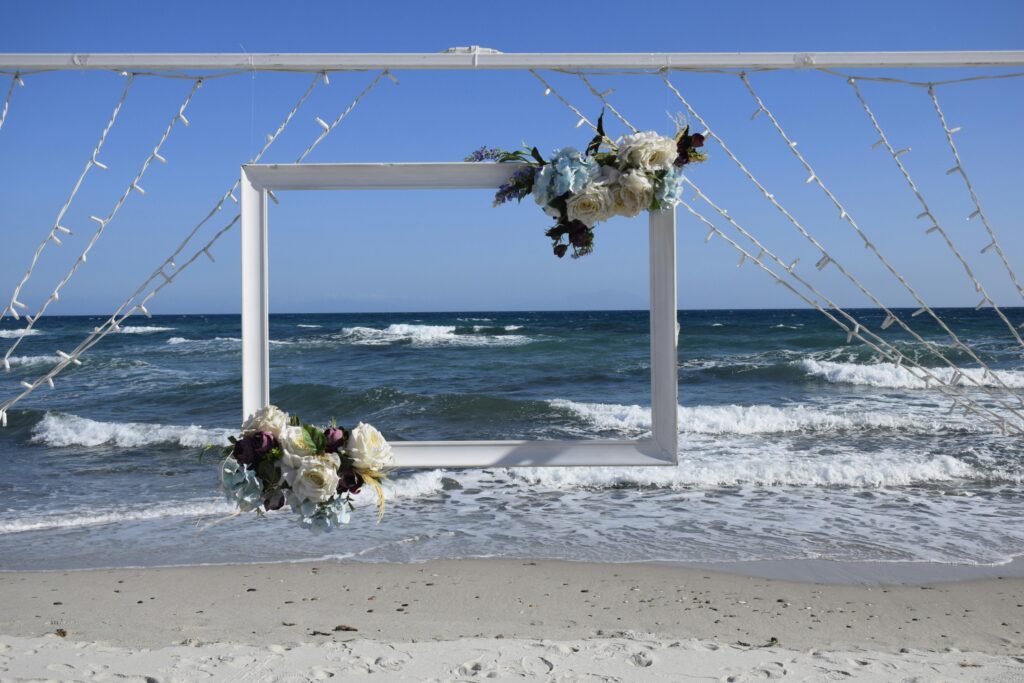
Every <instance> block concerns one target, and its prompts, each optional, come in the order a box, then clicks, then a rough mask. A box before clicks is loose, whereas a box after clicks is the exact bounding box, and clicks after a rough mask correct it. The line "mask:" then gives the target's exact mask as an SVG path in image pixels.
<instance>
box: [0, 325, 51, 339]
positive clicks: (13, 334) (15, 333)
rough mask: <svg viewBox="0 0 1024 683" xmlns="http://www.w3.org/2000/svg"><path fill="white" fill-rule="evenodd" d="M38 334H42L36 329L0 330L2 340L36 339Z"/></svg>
mask: <svg viewBox="0 0 1024 683" xmlns="http://www.w3.org/2000/svg"><path fill="white" fill-rule="evenodd" d="M37 334H42V332H40V331H39V330H37V329H36V328H34V327H33V328H32V329H23V330H0V339H18V338H19V337H34V336H36V335H37Z"/></svg>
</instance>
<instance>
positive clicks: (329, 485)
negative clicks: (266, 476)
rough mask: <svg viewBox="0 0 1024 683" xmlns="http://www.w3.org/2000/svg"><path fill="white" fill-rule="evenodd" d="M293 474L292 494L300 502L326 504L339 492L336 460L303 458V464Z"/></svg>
mask: <svg viewBox="0 0 1024 683" xmlns="http://www.w3.org/2000/svg"><path fill="white" fill-rule="evenodd" d="M291 474H292V476H291V481H290V482H289V485H290V486H291V487H292V494H293V495H295V496H296V497H297V498H299V500H311V501H313V502H314V503H325V502H327V501H328V500H330V499H331V498H333V497H334V495H335V494H336V493H337V492H338V465H337V462H336V458H333V459H332V458H328V457H325V456H315V457H312V458H303V459H302V464H301V465H300V466H299V468H298V469H297V470H295V471H294V472H293V473H291Z"/></svg>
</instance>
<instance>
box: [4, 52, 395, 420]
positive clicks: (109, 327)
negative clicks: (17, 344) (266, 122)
mask: <svg viewBox="0 0 1024 683" xmlns="http://www.w3.org/2000/svg"><path fill="white" fill-rule="evenodd" d="M386 75H387V76H390V74H389V73H387V72H382V73H381V74H379V75H378V77H377V78H376V79H375V80H374V84H376V82H378V81H379V80H380V78H381V77H382V76H386ZM318 82H323V77H322V74H319V73H318V74H317V75H316V77H315V78H314V80H313V82H312V83H311V84H310V86H309V88H307V90H306V91H305V92H304V93H303V95H302V96H301V97H300V98H299V100H298V102H296V104H295V106H293V107H292V109H291V110H290V111H289V112H288V114H287V115H286V116H285V119H284V121H282V123H281V125H280V126H278V128H277V130H276V131H275V132H274V133H271V134H270V135H268V136H267V142H266V144H265V145H264V147H263V148H262V149H261V150H260V152H259V153H258V154H257V155H256V156H255V157H254V159H253V163H255V162H256V161H258V160H259V158H261V157H262V156H263V154H264V153H266V151H267V149H269V148H270V146H271V145H273V143H274V142H275V141H276V140H277V138H278V137H279V136H280V135H281V133H283V132H284V130H285V129H286V128H287V127H288V125H289V124H290V123H291V122H292V120H293V119H294V117H295V114H296V113H297V112H298V110H299V109H300V108H301V106H302V104H303V103H304V102H305V101H306V99H308V97H309V95H310V93H311V92H312V89H313V88H314V87H315V86H316V84H317V83H318ZM369 89H370V88H367V89H364V90H363V92H361V93H360V94H359V95H358V96H357V98H356V99H355V100H354V101H353V103H352V104H350V105H349V106H348V108H346V110H345V112H343V115H342V116H339V117H338V118H337V119H336V120H335V123H334V126H331V130H332V131H333V130H334V127H336V126H337V125H338V124H339V123H341V121H342V120H343V119H344V118H345V117H346V116H347V115H348V113H350V112H351V110H352V109H353V108H354V105H355V104H356V103H358V101H359V100H360V99H362V98H363V97H364V96H365V95H366V94H367V93H368V92H369ZM320 139H321V140H322V138H320ZM313 146H314V147H315V145H313ZM237 185H238V184H237V183H236V184H235V185H232V187H231V189H229V191H228V192H227V193H226V194H225V195H224V197H223V198H222V199H221V200H220V201H219V202H218V204H217V205H216V206H215V207H214V209H213V210H211V212H210V213H209V214H208V215H207V216H206V217H205V218H204V219H203V221H202V222H201V223H200V224H199V225H198V226H197V227H196V228H194V229H193V230H192V231H191V232H190V233H189V235H188V236H187V238H186V239H185V241H183V242H182V244H181V246H179V248H178V249H176V250H175V252H174V254H172V256H171V257H169V258H167V259H165V260H164V261H162V262H161V265H160V266H159V267H158V268H157V269H156V270H155V271H154V272H153V274H152V275H151V276H150V277H149V278H147V279H146V280H145V281H144V282H143V283H142V285H140V286H139V287H138V288H137V289H136V290H135V292H134V293H133V294H132V295H131V296H130V297H128V298H127V299H126V300H125V301H124V302H123V303H122V304H121V305H120V306H119V307H118V308H117V310H116V311H115V312H114V313H113V314H112V315H111V316H110V317H109V318H107V320H106V321H104V322H103V323H102V324H101V325H99V326H98V327H96V328H95V329H94V330H93V332H92V333H91V334H89V335H87V336H86V337H85V338H84V339H83V340H82V341H81V342H80V343H79V344H78V346H76V347H75V348H74V349H72V350H71V351H69V352H65V351H59V352H58V353H57V355H58V356H59V357H60V361H59V362H58V363H57V364H56V365H54V366H53V367H52V368H50V370H49V371H47V372H46V373H44V374H43V375H41V376H40V377H38V378H37V379H36V380H34V381H33V382H28V383H26V384H24V385H23V386H24V390H23V391H22V392H21V393H19V394H17V395H16V396H13V397H11V398H10V399H8V400H7V401H5V402H3V403H0V425H3V426H6V425H7V412H8V411H9V410H10V408H11V407H12V406H14V405H15V404H17V403H18V402H19V401H21V400H22V399H24V398H25V397H27V396H28V395H29V394H31V393H32V392H33V391H35V390H36V389H37V388H39V387H40V386H43V385H47V386H53V379H54V378H55V377H57V376H58V375H59V374H60V373H61V372H63V371H64V370H65V369H66V368H68V367H69V366H72V365H81V360H80V358H81V357H82V355H84V354H85V353H86V352H87V351H89V350H90V349H91V348H92V347H93V346H95V345H96V344H98V343H99V342H100V341H102V340H103V339H104V338H105V337H106V336H107V335H109V334H111V333H112V332H117V331H118V330H120V329H121V326H122V325H123V324H124V322H125V321H126V320H128V319H129V318H131V317H132V316H133V315H136V314H138V313H142V314H144V315H146V314H148V308H146V306H147V304H148V303H149V302H150V301H151V300H152V299H153V298H154V297H156V295H157V294H158V293H159V292H160V291H162V290H163V289H164V288H165V287H167V286H169V285H170V284H171V283H173V282H174V281H175V280H176V279H177V278H178V277H179V276H180V275H181V274H182V273H184V272H185V271H186V270H188V268H190V267H191V266H192V265H193V264H194V263H195V262H196V261H197V260H199V259H200V258H203V257H206V258H209V259H210V260H211V261H212V260H213V255H212V253H211V249H212V248H213V246H214V245H215V244H216V243H217V242H218V241H219V240H220V239H221V238H222V237H223V236H224V235H226V234H227V233H228V232H229V231H230V230H231V229H232V228H234V226H235V225H237V224H238V222H239V220H240V219H241V214H240V213H239V214H236V215H235V216H234V217H233V218H232V219H231V220H230V221H229V222H228V223H226V224H225V225H224V226H222V227H221V228H220V229H219V230H217V232H215V233H214V234H213V236H212V237H211V238H210V239H209V240H207V241H206V242H205V243H204V244H202V245H201V246H199V247H198V248H197V249H196V250H195V251H194V252H193V253H192V254H191V255H190V256H189V257H188V258H185V259H181V260H180V262H179V263H175V259H176V258H178V256H179V255H180V254H181V253H182V252H183V251H184V249H185V247H186V246H187V244H188V243H189V241H190V240H191V239H192V237H194V236H195V234H196V232H198V230H199V228H201V227H202V226H203V225H205V224H206V223H207V222H208V221H209V219H210V218H211V217H212V216H214V215H216V213H217V212H218V211H219V210H220V207H221V206H223V204H224V203H225V202H226V201H228V199H229V198H230V197H231V196H232V195H233V193H234V190H235V189H236V188H237ZM170 264H174V266H175V267H174V268H173V270H172V272H171V273H169V274H168V273H167V272H166V271H165V270H164V268H165V266H168V265H170ZM158 279H159V280H160V282H158V284H156V286H154V287H153V288H152V289H149V288H150V285H152V284H153V282H154V281H156V280H158ZM147 290H149V291H148V293H147V294H146V295H145V296H144V297H141V300H140V296H141V295H142V293H143V292H146V291H147ZM136 301H138V303H135V302H136Z"/></svg>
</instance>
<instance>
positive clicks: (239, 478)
mask: <svg viewBox="0 0 1024 683" xmlns="http://www.w3.org/2000/svg"><path fill="white" fill-rule="evenodd" d="M221 480H222V481H223V488H224V497H225V498H227V499H228V501H229V502H231V503H235V504H237V505H238V507H239V508H240V509H242V510H246V511H248V510H255V509H256V508H258V507H260V506H261V505H263V484H262V483H261V482H260V479H259V477H257V476H256V472H254V471H253V470H250V469H247V468H245V467H243V466H242V465H241V464H239V463H238V461H237V460H235V459H234V458H227V459H225V460H224V465H223V470H222V479H221Z"/></svg>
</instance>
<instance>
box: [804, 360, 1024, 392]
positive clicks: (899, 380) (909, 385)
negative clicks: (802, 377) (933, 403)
mask: <svg viewBox="0 0 1024 683" xmlns="http://www.w3.org/2000/svg"><path fill="white" fill-rule="evenodd" d="M797 364H798V365H799V367H800V368H802V369H803V370H804V371H805V372H806V373H807V374H808V375H811V376H813V377H820V378H822V379H824V380H825V381H826V382H828V383H830V384H857V385H862V386H869V387H880V388H891V389H925V388H927V385H926V383H925V381H924V380H922V379H919V377H918V376H919V375H920V374H921V371H920V370H909V369H907V368H905V367H902V366H898V365H896V364H894V363H875V364H873V365H861V364H858V363H836V362H833V361H824V360H813V359H804V360H801V361H798V362H797ZM928 370H929V372H930V373H931V374H933V375H935V377H937V378H938V379H939V380H941V381H942V382H949V381H950V380H951V379H952V378H953V374H954V373H955V372H956V371H955V370H954V369H953V368H949V367H945V368H929V369H928ZM960 372H961V373H962V374H963V375H965V376H967V377H969V378H971V380H974V381H970V380H961V382H960V383H961V384H962V385H963V386H966V387H970V386H975V381H976V382H977V383H978V384H981V385H983V386H989V387H995V386H1001V385H1000V382H999V380H1001V381H1002V382H1003V383H1004V384H1006V386H1008V387H1011V388H1015V389H1016V388H1022V387H1024V372H1021V371H1017V370H994V371H993V373H994V374H995V375H996V376H997V377H998V379H996V378H994V377H990V376H986V374H985V372H984V370H982V369H980V368H969V369H963V370H961V371H960Z"/></svg>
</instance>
